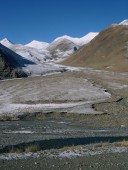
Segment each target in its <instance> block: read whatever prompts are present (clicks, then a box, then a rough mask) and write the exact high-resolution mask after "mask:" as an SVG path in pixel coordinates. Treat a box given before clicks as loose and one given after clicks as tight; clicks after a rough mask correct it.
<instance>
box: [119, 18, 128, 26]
mask: <svg viewBox="0 0 128 170" xmlns="http://www.w3.org/2000/svg"><path fill="white" fill-rule="evenodd" d="M119 25H128V19H125V20H124V21H122V22H121V23H120V24H119Z"/></svg>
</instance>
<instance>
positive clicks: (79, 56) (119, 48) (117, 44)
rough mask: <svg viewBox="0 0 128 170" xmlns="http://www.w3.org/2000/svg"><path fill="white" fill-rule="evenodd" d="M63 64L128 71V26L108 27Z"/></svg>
mask: <svg viewBox="0 0 128 170" xmlns="http://www.w3.org/2000/svg"><path fill="white" fill-rule="evenodd" d="M62 64H65V65H70V66H80V67H84V66H86V67H94V68H98V69H105V70H113V71H121V72H122V71H128V26H127V25H112V26H110V27H108V28H107V29H105V30H103V31H102V32H101V33H100V34H99V35H98V36H96V37H95V38H94V39H93V40H92V41H91V42H90V43H88V44H87V45H85V46H83V47H82V48H81V49H80V50H78V51H77V52H76V53H74V54H73V55H72V56H70V57H69V58H68V59H67V60H65V61H63V62H62Z"/></svg>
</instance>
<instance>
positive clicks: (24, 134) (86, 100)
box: [0, 68, 128, 170]
mask: <svg viewBox="0 0 128 170" xmlns="http://www.w3.org/2000/svg"><path fill="white" fill-rule="evenodd" d="M37 82H38V83H37ZM0 85H1V88H0V89H1V94H2V95H4V96H2V98H1V100H0V102H1V104H2V105H1V106H2V109H3V111H5V108H6V107H4V105H3V103H5V101H6V103H7V104H10V106H11V107H10V113H11V114H10V116H8V115H9V110H8V112H6V116H5V117H4V116H3V115H2V114H1V120H17V121H16V122H13V123H11V122H5V123H3V122H0V125H1V127H2V131H1V140H0V146H1V154H0V156H1V157H0V168H1V169H2V170H5V169H6V170H7V169H9V170H10V169H11V170H14V169H26V170H27V169H30V170H34V169H42V170H43V169H46V170H51V169H53V170H54V169H58V170H59V169H60V170H61V169H62V170H63V169H67V170H68V169H71V170H72V169H76V170H80V169H81V170H85V169H97V170H102V169H115V170H118V169H123V170H125V169H127V168H128V157H127V154H128V145H127V137H128V133H127V132H128V131H127V130H128V109H127V108H128V75H127V73H116V72H107V71H101V70H93V69H90V68H88V69H87V68H86V69H79V71H75V72H74V71H73V72H66V73H61V74H57V75H50V76H48V77H47V76H46V77H42V78H41V77H30V78H26V79H15V80H10V81H2V82H1V84H0ZM35 85H37V86H35ZM21 87H26V88H23V89H22V88H21ZM28 87H31V88H28ZM37 87H40V88H37ZM87 87H88V88H87ZM70 88H71V89H70ZM5 89H6V93H5V91H4V90H5ZM15 89H17V90H15ZM39 89H40V90H39ZM44 89H45V90H44ZM48 89H49V91H48ZM55 94H56V96H55ZM110 94H111V96H110ZM37 96H39V98H37ZM7 99H8V100H7ZM30 99H31V100H30ZM32 99H33V100H32ZM49 103H50V104H51V105H49V106H50V107H49V106H47V104H49ZM17 104H21V105H18V106H17V107H16V105H17ZM38 104H46V105H45V108H44V105H43V107H42V105H41V106H40V107H35V106H34V107H30V106H33V105H36V106H37V105H38ZM52 104H54V105H52ZM55 104H57V106H56V107H55ZM69 104H70V105H69ZM14 105H15V107H12V106H14ZM23 105H25V107H23ZM28 105H29V107H28ZM21 106H22V107H21ZM53 106H54V107H53ZM58 106H59V107H58ZM60 106H61V107H60ZM42 108H43V109H42ZM21 111H22V114H21ZM75 111H76V112H75ZM13 112H14V113H18V114H17V115H18V116H15V115H16V114H12V113H13ZM1 113H2V112H1ZM11 116H12V117H11ZM35 119H36V121H37V122H36V121H35ZM21 120H22V121H21ZM26 120H27V121H26ZM30 120H31V121H30ZM47 121H50V122H49V123H48V122H47ZM54 121H55V122H54ZM47 123H48V124H47ZM10 125H11V126H10ZM89 130H90V131H89ZM97 137H98V141H99V139H101V140H100V141H99V142H96V141H93V142H92V143H91V144H90V143H86V142H85V141H87V140H85V139H92V138H93V139H97ZM101 137H103V138H101ZM105 137H108V138H109V140H110V139H111V138H112V139H115V138H114V137H116V138H118V139H120V140H121V142H122V141H124V139H125V141H124V143H120V144H119V143H116V144H115V142H117V141H113V142H114V143H113V142H112V143H111V141H109V140H107V141H103V139H106V138H105ZM120 137H121V138H120ZM80 138H84V139H83V140H82V142H83V141H84V142H85V143H82V142H81V140H79V142H78V144H77V143H76V141H77V140H78V139H80ZM7 139H8V140H7ZM52 139H55V141H56V139H57V141H58V139H59V140H60V139H61V140H60V143H58V148H57V145H56V147H51V143H49V145H50V146H49V145H48V146H49V147H50V149H48V148H47V147H46V148H45V147H44V143H45V142H44V141H45V140H48V141H50V140H52ZM69 139H70V140H71V141H70V140H69ZM34 141H35V143H33V142H34ZM40 141H41V142H42V143H40ZM64 141H65V142H64ZM69 141H70V142H72V141H73V142H72V143H70V142H69ZM66 142H67V144H66ZM68 142H69V143H68ZM109 142H110V143H109ZM23 143H25V145H23ZM33 144H34V145H33ZM35 144H37V145H36V146H35ZM62 144H63V145H62ZM68 144H69V146H68ZM74 145H75V146H74ZM10 146H12V149H7V150H6V151H5V150H4V148H5V147H7V148H9V147H10ZM21 146H22V147H21ZM23 146H24V147H23ZM30 146H31V147H30ZM38 146H39V148H38ZM15 147H16V148H15ZM18 147H20V148H18ZM40 147H41V148H40ZM43 147H44V149H43ZM18 149H20V150H18ZM5 152H6V153H5ZM14 152H16V154H14ZM23 152H24V153H23Z"/></svg>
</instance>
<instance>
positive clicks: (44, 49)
mask: <svg viewBox="0 0 128 170" xmlns="http://www.w3.org/2000/svg"><path fill="white" fill-rule="evenodd" d="M97 34H98V33H89V34H87V35H86V36H84V37H82V38H72V37H70V36H62V37H58V38H56V39H55V40H54V41H53V42H52V43H50V44H49V43H46V42H40V41H36V40H33V41H32V42H30V43H28V44H26V45H22V44H14V43H13V42H11V41H9V40H8V39H7V38H5V39H3V40H1V41H0V54H5V55H2V57H0V60H1V73H0V76H1V77H12V76H13V77H17V76H18V77H19V76H20V75H21V76H22V75H23V72H24V75H38V74H43V73H49V72H56V71H57V72H58V71H63V68H61V67H60V66H58V65H55V62H56V61H58V60H59V59H61V60H62V59H63V58H66V57H67V56H69V55H71V54H73V53H74V52H75V51H76V50H78V49H79V48H80V47H81V46H82V45H83V44H86V43H88V42H89V41H91V40H92V39H93V38H94V37H95V36H96V35H97ZM6 51H7V52H6ZM12 54H13V55H12ZM7 56H8V59H7ZM23 58H24V59H26V60H27V61H29V62H30V63H26V62H24V64H23V61H24V60H22V61H21V59H23ZM19 61H20V62H21V63H20V62H19ZM3 63H4V66H3V67H2V65H3ZM6 67H7V68H8V69H6ZM7 70H8V72H7ZM19 70H20V71H19ZM21 70H22V74H21ZM14 72H15V73H16V74H14ZM19 72H20V74H19ZM12 73H13V74H12ZM17 73H18V74H17ZM16 75H17V76H16Z"/></svg>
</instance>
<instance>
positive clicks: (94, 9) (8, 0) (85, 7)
mask: <svg viewBox="0 0 128 170" xmlns="http://www.w3.org/2000/svg"><path fill="white" fill-rule="evenodd" d="M0 7H1V8H0V39H3V38H5V37H7V38H8V39H9V40H11V41H12V42H15V43H22V44H25V43H28V42H30V41H32V40H39V41H45V42H51V41H53V40H54V39H55V38H56V37H58V36H62V35H69V36H72V37H82V36H84V35H85V34H87V33H88V32H99V31H101V30H103V29H104V28H106V27H107V26H109V25H110V24H112V23H119V22H121V21H122V20H124V19H128V10H127V8H128V0H0Z"/></svg>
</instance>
